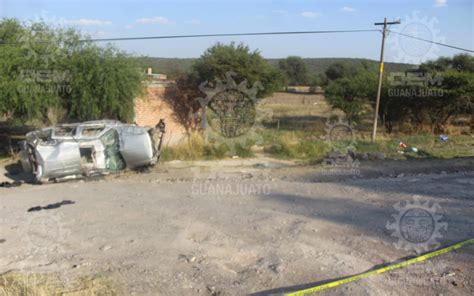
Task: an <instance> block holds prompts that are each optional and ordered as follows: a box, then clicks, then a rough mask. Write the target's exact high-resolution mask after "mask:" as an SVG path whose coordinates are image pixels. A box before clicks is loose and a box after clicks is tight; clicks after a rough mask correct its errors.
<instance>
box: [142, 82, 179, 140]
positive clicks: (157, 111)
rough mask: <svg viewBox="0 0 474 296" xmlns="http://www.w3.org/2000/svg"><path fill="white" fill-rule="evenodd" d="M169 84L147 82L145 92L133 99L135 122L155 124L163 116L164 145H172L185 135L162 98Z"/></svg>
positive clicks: (143, 124)
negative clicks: (164, 129) (164, 125)
mask: <svg viewBox="0 0 474 296" xmlns="http://www.w3.org/2000/svg"><path fill="white" fill-rule="evenodd" d="M170 87H173V85H169V84H165V83H163V84H158V83H152V84H148V86H147V89H146V92H145V94H144V95H143V96H142V97H140V98H137V99H135V122H136V123H137V124H138V125H140V126H152V127H153V126H155V125H156V124H157V123H158V121H159V120H160V119H161V118H163V119H164V120H165V123H166V134H165V138H164V145H173V144H176V143H178V142H180V141H182V140H183V139H184V138H185V136H186V130H185V129H184V127H183V126H182V125H181V124H180V123H179V122H178V121H177V120H176V119H175V118H174V112H173V110H172V109H171V107H170V106H169V104H168V103H167V102H166V101H165V100H164V96H165V95H168V92H167V88H170Z"/></svg>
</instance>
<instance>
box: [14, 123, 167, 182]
mask: <svg viewBox="0 0 474 296" xmlns="http://www.w3.org/2000/svg"><path fill="white" fill-rule="evenodd" d="M165 127H166V125H165V122H164V121H163V120H160V122H159V123H158V124H157V125H156V126H155V127H154V128H151V127H140V126H137V125H135V124H125V123H122V122H119V121H113V120H99V121H88V122H84V123H74V124H61V125H55V126H51V127H47V128H44V129H40V130H35V131H32V132H30V133H28V134H26V141H23V142H22V143H21V152H20V157H21V158H20V162H21V165H22V167H23V170H24V171H25V172H30V173H32V174H33V175H34V179H35V181H36V182H38V183H44V182H47V181H49V180H64V179H74V178H80V177H90V176H100V175H105V174H110V173H113V172H118V171H122V170H125V169H139V168H143V167H148V166H153V165H154V164H155V163H156V162H157V161H158V159H159V157H160V151H161V145H162V142H163V136H164V133H165Z"/></svg>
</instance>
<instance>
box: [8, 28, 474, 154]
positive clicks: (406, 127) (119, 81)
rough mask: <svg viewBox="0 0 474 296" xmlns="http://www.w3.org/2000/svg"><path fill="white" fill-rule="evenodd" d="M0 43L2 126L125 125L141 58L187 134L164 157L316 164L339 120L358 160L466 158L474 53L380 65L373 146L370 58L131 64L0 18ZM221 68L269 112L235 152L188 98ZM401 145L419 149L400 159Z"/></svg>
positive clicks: (252, 57)
mask: <svg viewBox="0 0 474 296" xmlns="http://www.w3.org/2000/svg"><path fill="white" fill-rule="evenodd" d="M0 40H2V43H3V44H1V45H0V59H1V60H2V63H1V64H0V96H1V97H2V100H1V101H0V114H1V115H2V117H3V120H2V121H3V123H2V125H3V126H11V127H13V128H14V127H30V128H34V127H42V126H45V125H49V124H54V123H57V122H68V121H85V120H94V119H104V118H106V119H117V120H121V121H124V122H133V118H134V111H133V110H134V108H133V107H134V99H135V98H136V97H137V96H139V95H140V94H141V93H142V92H143V85H142V81H143V78H144V77H143V76H142V73H143V69H142V68H143V66H144V63H147V64H151V65H152V66H154V67H155V68H156V67H158V69H160V70H161V69H163V70H164V72H165V74H169V75H170V77H171V78H173V79H175V80H176V88H175V90H174V92H175V93H173V96H170V97H173V99H170V100H169V102H168V103H169V104H170V106H171V107H172V108H173V109H174V113H175V114H174V116H175V119H177V121H178V122H180V123H181V124H182V125H183V126H184V127H185V128H186V130H187V132H188V134H189V137H188V140H187V141H185V142H183V143H181V144H179V145H177V146H173V147H165V148H164V149H163V152H162V160H172V159H183V160H196V159H216V158H224V157H229V156H238V157H254V156H256V155H267V156H270V157H277V158H283V159H297V160H303V161H311V162H313V161H320V160H322V159H323V158H324V157H326V156H327V154H328V153H329V152H331V151H332V150H334V149H333V147H331V145H330V144H329V143H328V141H327V128H328V122H334V121H337V120H338V119H341V120H344V121H347V123H348V124H349V125H351V126H352V127H353V128H354V129H355V130H356V131H357V132H356V134H355V139H354V140H355V149H356V150H357V152H360V153H367V152H382V153H384V154H385V155H386V157H390V158H411V157H456V156H472V155H473V154H474V151H473V150H474V149H473V144H474V139H473V135H472V128H473V127H474V119H473V116H472V114H473V113H474V109H473V108H474V105H473V94H474V57H472V56H470V55H466V54H461V55H456V56H454V57H442V58H439V59H437V60H434V61H428V62H426V63H424V64H422V65H420V66H418V67H414V66H413V65H404V64H390V63H388V64H387V72H386V74H385V78H384V82H383V89H382V98H381V104H380V111H379V118H380V121H379V123H380V124H379V138H378V141H377V143H375V144H373V143H371V141H370V132H371V124H372V122H371V121H372V117H373V112H374V111H373V110H374V104H375V97H376V89H377V74H378V67H377V64H376V62H374V61H369V60H363V59H303V58H300V57H296V56H290V57H288V58H286V59H272V60H267V59H264V58H263V57H262V55H261V54H260V52H259V51H258V50H252V49H250V48H249V47H248V46H246V45H245V44H236V43H230V44H222V43H217V44H216V45H214V46H212V47H210V48H209V49H207V50H206V51H205V52H204V53H203V54H202V55H201V57H200V58H198V59H186V60H180V59H154V58H147V57H133V56H130V55H128V54H126V53H125V52H122V51H120V50H118V49H117V48H115V47H113V46H111V45H105V46H98V45H96V44H94V43H92V42H89V41H88V37H87V36H84V35H82V34H80V33H79V32H78V31H75V30H73V29H68V28H55V27H51V26H48V25H47V24H44V23H32V24H24V23H19V22H18V21H16V20H13V19H3V20H2V21H0ZM19 44H20V45H21V46H20V45H19ZM165 64H166V66H165V67H162V66H163V65H165ZM160 67H161V68H160ZM173 69H174V71H172V70H173ZM160 72H161V71H160ZM229 73H232V79H233V80H235V82H236V83H237V84H239V83H242V82H243V81H245V80H246V81H247V86H248V87H251V86H252V85H254V83H257V82H258V83H260V84H261V85H260V86H259V88H258V92H257V93H256V99H257V101H259V102H261V103H262V104H261V106H263V109H262V110H264V111H265V112H270V113H272V115H273V116H272V118H270V119H269V118H266V119H265V120H263V121H262V122H261V124H259V125H258V128H257V130H256V132H257V134H256V135H257V136H255V135H254V136H253V138H250V139H248V141H246V142H245V143H243V144H239V145H236V146H235V147H234V148H235V149H233V150H231V149H230V147H228V146H227V145H226V144H225V143H223V144H219V145H218V144H216V143H214V142H212V141H208V138H207V137H206V134H205V132H204V130H203V128H204V125H203V122H201V119H202V116H201V115H203V113H202V112H203V108H202V107H203V106H202V104H200V103H199V102H198V101H197V100H196V98H198V97H205V94H204V93H203V92H202V88H200V86H201V87H202V86H203V85H206V86H207V87H209V88H212V87H215V86H216V85H218V81H219V80H220V81H225V80H226V79H227V78H228V75H229ZM287 86H318V87H319V89H320V90H322V91H324V94H323V93H322V92H321V93H319V94H311V93H300V94H290V93H285V92H283V91H284V90H285V88H286V87H287ZM312 89H313V90H314V88H312ZM275 98H277V100H275ZM226 99H229V98H226ZM232 103H236V102H232ZM222 105H223V104H219V102H209V104H208V105H207V107H206V108H207V114H206V116H207V117H206V118H214V119H216V118H217V119H219V118H221V119H222V118H227V119H226V120H227V121H226V122H229V118H230V117H229V113H231V112H232V110H231V109H229V108H227V107H226V106H222ZM224 105H226V104H224ZM250 111H251V110H250V109H248V108H242V109H241V110H240V111H239V112H240V113H239V112H235V114H231V115H232V116H234V117H233V118H232V120H234V121H235V120H238V119H245V120H247V122H250V124H254V123H253V122H252V121H249V120H248V118H249V116H250V115H252V114H251V112H250ZM190 114H197V115H198V116H190ZM232 120H230V121H232ZM211 123H212V122H211ZM207 128H209V127H207ZM214 128H216V127H214ZM217 128H218V129H220V130H221V131H226V132H229V131H230V134H228V135H224V136H225V137H229V138H231V136H232V133H238V132H239V131H236V130H232V129H231V128H229V127H227V126H223V125H222V124H221V125H219V126H218V127H217ZM2 133H3V131H2V129H1V127H0V135H1V134H2ZM440 134H447V135H448V136H449V140H448V141H441V140H440V138H439V135H440ZM224 142H225V141H224ZM400 142H404V143H407V145H411V146H413V147H416V148H417V149H418V152H417V153H414V154H410V153H407V154H404V155H402V154H400V153H398V148H397V147H398V144H399V143H400ZM2 144H5V143H3V142H2ZM2 149H4V148H2V147H0V150H2ZM4 150H6V149H4ZM0 154H1V153H0Z"/></svg>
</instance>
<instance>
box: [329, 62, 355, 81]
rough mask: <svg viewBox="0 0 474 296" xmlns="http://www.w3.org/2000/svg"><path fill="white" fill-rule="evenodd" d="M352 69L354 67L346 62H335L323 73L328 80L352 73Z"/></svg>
mask: <svg viewBox="0 0 474 296" xmlns="http://www.w3.org/2000/svg"><path fill="white" fill-rule="evenodd" d="M353 69H354V67H351V66H349V65H348V64H346V63H343V62H336V63H333V64H331V65H330V66H329V67H328V68H327V69H326V71H325V72H324V73H325V74H326V77H327V78H328V79H329V80H337V79H339V78H343V77H347V76H350V75H353V74H354V70H353Z"/></svg>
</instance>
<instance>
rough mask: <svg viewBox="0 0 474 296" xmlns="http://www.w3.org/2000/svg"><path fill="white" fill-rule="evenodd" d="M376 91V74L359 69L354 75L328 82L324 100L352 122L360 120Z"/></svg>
mask: <svg viewBox="0 0 474 296" xmlns="http://www.w3.org/2000/svg"><path fill="white" fill-rule="evenodd" d="M376 91H377V75H376V73H375V72H373V71H369V70H366V69H364V68H360V69H359V70H358V72H357V73H356V74H355V75H352V76H349V77H342V78H338V79H336V80H334V81H330V82H329V85H328V86H327V88H326V91H325V98H326V101H327V102H328V103H329V105H331V107H332V108H337V109H340V110H342V111H343V112H344V113H345V114H346V117H347V119H348V120H349V121H350V122H352V121H357V120H358V119H359V118H360V115H361V114H362V113H363V111H364V107H365V106H366V105H367V104H368V103H369V102H370V100H371V99H372V98H373V97H374V96H375V95H376Z"/></svg>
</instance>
